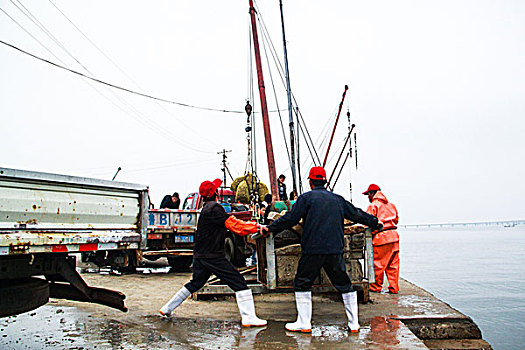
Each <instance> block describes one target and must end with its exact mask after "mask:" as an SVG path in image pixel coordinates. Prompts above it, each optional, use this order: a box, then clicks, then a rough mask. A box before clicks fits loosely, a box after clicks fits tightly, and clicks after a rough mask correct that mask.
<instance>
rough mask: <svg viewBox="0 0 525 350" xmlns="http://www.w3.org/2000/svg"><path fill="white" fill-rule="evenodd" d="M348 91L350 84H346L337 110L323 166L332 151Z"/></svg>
mask: <svg viewBox="0 0 525 350" xmlns="http://www.w3.org/2000/svg"><path fill="white" fill-rule="evenodd" d="M347 91H348V85H345V91H344V92H343V98H342V99H341V103H339V111H338V112H337V118H336V119H335V123H334V129H333V130H332V136H331V137H330V142H329V143H328V148H327V149H326V155H325V157H324V161H323V168H324V167H325V166H326V161H327V160H328V153H329V152H330V147H331V146H332V141H333V139H334V134H335V129H336V128H337V122H338V121H339V116H340V115H341V109H342V108H343V103H344V102H345V96H346V92H347Z"/></svg>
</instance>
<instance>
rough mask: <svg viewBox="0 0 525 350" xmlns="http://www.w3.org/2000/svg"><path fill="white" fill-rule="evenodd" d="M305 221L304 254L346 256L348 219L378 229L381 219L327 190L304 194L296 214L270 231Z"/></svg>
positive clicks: (322, 189) (291, 213)
mask: <svg viewBox="0 0 525 350" xmlns="http://www.w3.org/2000/svg"><path fill="white" fill-rule="evenodd" d="M301 218H304V224H303V228H304V231H303V235H302V237H301V253H302V254H305V255H306V254H342V253H343V247H344V231H343V225H344V219H348V220H351V221H353V222H355V223H359V224H363V225H366V226H369V227H372V228H376V227H377V223H378V221H377V218H376V217H375V216H373V215H370V214H367V213H366V212H364V211H363V210H361V209H359V208H356V207H354V206H353V205H352V204H351V203H350V202H348V201H347V200H346V199H344V198H343V197H341V196H340V195H338V194H335V193H333V192H330V191H327V190H326V188H324V187H323V186H318V187H315V188H314V189H313V190H311V191H309V192H306V193H303V194H302V195H300V196H299V198H297V202H296V203H295V204H294V206H293V207H292V210H291V211H289V212H288V213H286V214H285V215H284V216H282V217H281V218H279V219H278V220H276V221H275V222H274V223H272V224H271V225H268V229H269V230H270V231H271V232H281V231H282V230H286V229H289V228H291V227H292V226H294V225H296V224H297V223H298V222H299V221H300V220H301Z"/></svg>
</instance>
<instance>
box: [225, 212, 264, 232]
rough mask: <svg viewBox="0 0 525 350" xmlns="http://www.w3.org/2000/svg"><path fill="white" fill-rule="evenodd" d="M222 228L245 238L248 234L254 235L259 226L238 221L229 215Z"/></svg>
mask: <svg viewBox="0 0 525 350" xmlns="http://www.w3.org/2000/svg"><path fill="white" fill-rule="evenodd" d="M224 226H226V228H227V229H228V230H230V231H232V232H233V233H236V234H238V235H239V236H246V235H249V234H250V233H255V232H257V229H258V228H259V225H258V224H257V223H256V222H254V221H243V220H239V219H237V218H236V217H235V216H233V215H230V217H229V218H228V219H226V221H225V222H224Z"/></svg>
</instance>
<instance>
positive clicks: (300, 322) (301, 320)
mask: <svg viewBox="0 0 525 350" xmlns="http://www.w3.org/2000/svg"><path fill="white" fill-rule="evenodd" d="M295 304H296V305H297V321H295V322H293V323H287V324H286V325H285V326H284V328H286V329H287V330H289V331H292V332H303V333H310V332H311V331H312V292H295Z"/></svg>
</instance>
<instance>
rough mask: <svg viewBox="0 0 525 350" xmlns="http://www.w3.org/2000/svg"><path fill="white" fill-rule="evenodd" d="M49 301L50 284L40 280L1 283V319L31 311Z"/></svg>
mask: <svg viewBox="0 0 525 350" xmlns="http://www.w3.org/2000/svg"><path fill="white" fill-rule="evenodd" d="M48 301H49V283H48V282H47V281H46V280H43V279H40V278H25V279H21V280H4V281H1V282H0V317H6V316H12V315H18V314H21V313H23V312H27V311H31V310H34V309H36V308H37V307H40V306H42V305H44V304H46V303H47V302H48Z"/></svg>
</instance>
